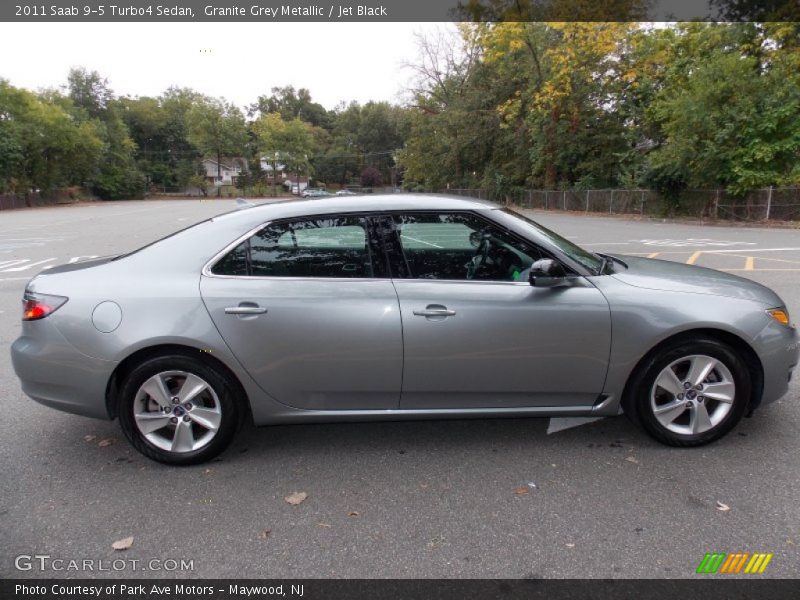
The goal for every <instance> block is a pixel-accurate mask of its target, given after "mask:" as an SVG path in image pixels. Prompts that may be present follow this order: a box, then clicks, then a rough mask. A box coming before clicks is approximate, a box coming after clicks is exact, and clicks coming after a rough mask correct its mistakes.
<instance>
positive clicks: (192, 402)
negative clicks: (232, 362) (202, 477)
mask: <svg viewBox="0 0 800 600" xmlns="http://www.w3.org/2000/svg"><path fill="white" fill-rule="evenodd" d="M234 389H235V388H234V386H233V385H231V382H230V381H229V380H228V378H227V377H226V376H225V375H223V374H222V373H220V372H218V371H217V370H216V369H214V368H212V367H211V366H209V365H207V364H205V363H204V362H201V361H199V360H197V359H194V358H191V357H188V356H181V355H174V356H161V357H157V358H152V359H150V360H147V361H145V362H143V363H142V364H140V365H139V366H137V367H136V368H135V369H133V370H132V371H131V373H130V374H129V375H128V376H127V377H126V378H125V381H124V382H123V384H122V386H121V389H120V410H119V418H120V425H121V426H122V430H123V432H124V433H125V435H126V437H127V438H128V440H129V441H130V442H131V444H132V445H133V447H134V448H136V449H137V450H138V451H139V452H141V453H142V454H144V455H145V456H147V457H149V458H152V459H153V460H157V461H159V462H163V463H167V464H173V465H189V464H197V463H200V462H204V461H206V460H209V459H211V458H213V457H214V456H216V455H217V454H219V453H220V452H222V451H223V450H224V449H225V448H226V447H227V446H228V444H230V442H231V440H232V439H233V435H234V433H235V432H236V426H237V424H238V422H239V417H240V415H241V410H240V403H239V401H238V399H237V398H236V394H235V391H234Z"/></svg>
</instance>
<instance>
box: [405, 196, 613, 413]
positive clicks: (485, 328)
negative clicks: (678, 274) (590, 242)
mask: <svg viewBox="0 0 800 600" xmlns="http://www.w3.org/2000/svg"><path fill="white" fill-rule="evenodd" d="M394 229H395V241H399V245H400V246H401V247H402V254H403V261H402V270H404V271H405V272H404V273H403V275H404V276H405V277H404V278H399V279H395V280H394V284H395V288H396V289H397V294H398V296H399V299H400V312H401V315H402V319H403V340H404V360H405V363H404V368H403V390H402V396H401V402H400V407H401V408H403V409H447V408H451V409H454V408H511V407H537V406H547V407H564V406H587V407H589V406H591V405H592V404H594V402H595V401H596V400H597V398H598V396H599V395H600V393H601V392H602V390H603V384H604V380H605V376H606V371H607V368H608V356H609V349H610V344H611V320H610V314H609V307H608V303H607V302H606V300H605V298H604V296H603V295H602V294H601V293H600V292H599V291H598V290H597V289H596V288H595V287H594V286H592V285H591V284H590V283H589V282H588V281H586V280H585V279H583V278H581V277H575V278H574V279H573V280H572V281H573V285H571V286H570V287H563V288H552V289H549V288H536V287H532V286H531V285H530V284H529V283H528V281H527V270H528V268H529V267H530V265H531V264H532V263H533V261H534V260H536V259H538V258H542V257H543V255H542V253H541V251H540V250H538V249H537V248H536V247H535V246H533V245H532V244H528V243H526V242H524V241H523V240H520V239H518V238H515V237H513V236H511V235H510V234H509V233H507V232H505V231H503V230H502V229H501V228H499V227H496V226H494V225H493V224H492V223H491V222H490V221H488V220H486V219H484V218H483V217H481V216H478V215H476V214H472V213H428V212H424V213H408V214H402V215H399V216H397V217H395V220H394Z"/></svg>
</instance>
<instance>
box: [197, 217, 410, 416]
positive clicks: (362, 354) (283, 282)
mask: <svg viewBox="0 0 800 600" xmlns="http://www.w3.org/2000/svg"><path fill="white" fill-rule="evenodd" d="M370 231H372V228H371V219H370V218H369V217H366V216H358V215H340V216H324V217H318V218H316V217H315V218H303V219H289V220H282V221H276V222H273V223H270V224H267V225H266V226H265V227H263V228H262V229H261V230H259V231H258V232H256V233H255V234H254V235H252V236H251V237H250V238H248V239H247V240H244V241H243V242H242V243H240V244H238V245H237V246H236V247H235V248H233V249H231V250H230V251H229V252H228V253H226V254H225V255H224V256H223V257H222V258H221V259H220V260H219V261H217V263H216V264H215V265H213V266H212V267H211V269H210V272H209V271H207V272H206V274H204V276H203V277H202V280H201V293H202V296H203V301H204V302H205V304H206V307H207V308H208V310H209V312H210V314H211V318H212V319H213V321H214V324H215V325H216V326H217V328H218V329H219V331H220V333H221V334H222V336H223V338H224V339H225V341H226V342H227V344H228V346H229V347H230V348H231V350H232V351H233V353H234V355H235V356H236V357H237V359H238V360H239V362H240V363H241V364H242V365H243V366H244V367H245V369H247V371H248V372H249V373H250V375H251V376H252V377H253V378H254V379H255V380H256V382H257V383H258V384H259V385H260V386H261V388H262V389H264V391H266V392H267V393H268V394H269V395H270V396H272V397H273V398H275V399H276V400H278V401H279V402H282V403H284V404H287V405H290V406H294V407H297V408H304V409H315V410H348V409H349V410H353V409H393V408H397V407H398V402H399V397H400V385H401V376H402V361H403V342H402V329H401V323H400V311H399V305H398V300H397V294H396V292H395V289H394V287H393V285H392V282H391V279H390V278H389V277H388V274H387V273H386V271H385V269H386V266H385V262H384V261H383V260H378V258H377V256H376V253H377V252H380V248H379V247H378V245H377V244H375V243H374V242H373V241H372V236H370V235H369V232H370Z"/></svg>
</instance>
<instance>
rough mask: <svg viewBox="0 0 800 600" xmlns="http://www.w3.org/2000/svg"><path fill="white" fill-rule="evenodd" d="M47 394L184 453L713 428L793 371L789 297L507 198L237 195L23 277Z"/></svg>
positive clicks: (19, 355)
mask: <svg viewBox="0 0 800 600" xmlns="http://www.w3.org/2000/svg"><path fill="white" fill-rule="evenodd" d="M22 319H23V328H22V335H21V336H20V337H19V338H18V339H17V340H16V341H15V342H14V344H13V346H12V359H13V364H14V368H15V370H16V373H17V375H18V376H19V378H20V380H21V381H22V388H23V390H24V392H25V393H26V394H28V395H29V396H30V397H31V398H33V399H34V400H36V401H38V402H41V403H42V404H45V405H48V406H51V407H54V408H58V409H61V410H64V411H68V412H72V413H77V414H81V415H86V416H91V417H99V418H103V419H114V418H117V417H118V418H119V421H120V425H121V427H122V430H123V431H124V433H125V435H126V436H127V438H128V439H129V440H130V442H131V444H132V445H133V446H134V447H135V448H136V449H137V450H139V451H140V452H142V453H143V454H145V455H146V456H148V457H150V458H152V459H155V460H158V461H162V462H165V463H172V464H190V463H197V462H200V461H204V460H207V459H209V458H211V457H213V456H214V455H216V454H218V453H219V452H221V451H222V450H223V449H224V448H225V447H226V446H227V445H228V444H229V443H230V441H231V439H232V438H233V436H234V434H235V432H236V431H237V428H238V425H239V424H240V423H241V422H243V420H245V419H250V418H251V419H252V420H253V422H254V423H255V424H257V425H267V424H276V423H301V422H323V421H366V420H389V419H432V418H467V417H530V416H548V417H549V416H589V415H591V416H611V415H617V414H619V413H621V412H624V413H626V414H627V415H628V416H629V417H631V418H632V419H633V420H634V421H635V422H637V423H639V424H641V426H642V427H643V428H644V429H645V430H646V431H647V433H649V434H650V435H651V436H652V437H654V438H655V439H657V440H659V441H660V442H663V443H665V444H670V445H674V446H698V445H701V444H705V443H708V442H711V441H713V440H716V439H718V438H720V437H721V436H723V435H724V434H725V433H727V432H728V431H730V430H731V429H732V428H733V427H734V426H735V425H736V423H737V422H738V421H739V420H740V419H741V418H742V416H743V415H745V414H748V413H749V412H751V411H753V410H754V409H756V408H757V407H759V406H761V405H765V404H768V403H770V402H773V401H775V400H776V399H778V398H780V397H781V396H782V395H784V394H785V393H786V391H787V388H788V382H789V379H790V378H791V373H792V369H793V368H794V367H795V366H796V364H797V360H798V334H797V331H796V329H795V328H794V327H793V326H792V325H791V323H790V321H789V315H788V314H787V312H786V307H785V305H784V303H783V302H782V301H781V299H780V298H779V297H778V296H777V295H776V294H775V293H774V292H773V291H771V290H770V289H768V288H766V287H764V286H762V285H759V284H757V283H755V282H753V281H750V280H747V279H742V278H740V277H736V276H733V275H730V274H725V273H721V272H717V271H713V270H709V269H704V268H700V267H696V266H690V265H684V264H677V263H673V262H667V261H660V260H649V259H645V258H638V257H632V256H616V255H607V254H594V253H591V252H588V251H586V250H584V249H582V248H580V247H578V246H576V245H575V244H573V243H571V242H569V241H567V240H566V239H564V238H562V237H561V236H559V235H557V234H555V233H553V232H551V231H549V230H547V229H545V228H544V227H542V226H540V225H538V224H537V223H535V222H533V221H531V220H529V219H527V218H526V217H524V216H521V215H520V214H517V213H515V212H513V211H512V210H509V209H507V208H503V207H499V206H496V205H493V204H489V203H485V202H478V201H472V200H464V199H455V198H447V197H441V196H440V197H436V196H415V195H393V196H375V197H370V198H369V200H368V201H365V199H364V198H348V197H342V198H330V199H323V200H293V201H288V202H277V203H271V204H265V205H261V206H255V207H251V208H247V209H245V210H238V211H235V212H232V213H229V214H225V215H222V216H219V217H216V218H213V219H209V220H207V221H203V222H201V223H199V224H197V225H194V226H192V227H190V228H188V229H185V230H183V231H180V232H178V233H175V234H173V235H171V236H169V237H167V238H165V239H162V240H160V241H158V242H155V243H153V244H151V245H149V246H145V247H144V248H141V249H140V250H138V251H136V252H132V253H130V254H125V255H120V256H116V257H108V258H103V259H95V260H90V261H86V262H82V263H77V264H70V265H64V266H60V267H56V268H53V269H50V270H47V271H45V272H44V273H41V274H40V275H38V276H36V277H35V278H34V279H33V280H32V281H31V282H30V283H29V284H28V286H27V288H26V289H25V295H24V300H23V317H22Z"/></svg>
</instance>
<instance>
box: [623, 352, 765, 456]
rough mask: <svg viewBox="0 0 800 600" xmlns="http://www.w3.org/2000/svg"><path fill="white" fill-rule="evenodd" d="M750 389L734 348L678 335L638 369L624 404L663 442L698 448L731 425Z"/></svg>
mask: <svg viewBox="0 0 800 600" xmlns="http://www.w3.org/2000/svg"><path fill="white" fill-rule="evenodd" d="M670 373H671V375H670ZM687 386H688V387H687ZM751 390H752V381H751V376H750V371H749V369H748V367H747V364H746V363H745V362H744V360H743V359H742V357H741V356H740V355H739V353H738V352H736V350H734V349H733V348H731V347H730V346H728V345H727V344H724V343H722V342H720V341H718V340H715V339H712V338H696V339H694V340H686V339H683V340H676V341H675V342H674V343H672V344H670V345H667V346H666V347H664V348H661V349H659V351H658V352H656V353H654V354H653V355H652V356H650V357H648V358H647V359H646V360H645V361H644V362H643V363H642V364H641V365H640V366H639V367H638V369H637V370H636V372H635V373H634V375H633V377H632V379H631V382H630V384H629V386H628V392H627V394H626V398H625V399H624V401H623V408H624V410H625V413H626V414H628V416H630V417H631V418H632V419H633V420H634V421H635V422H638V423H639V424H640V425H641V426H642V427H643V428H644V430H645V431H646V432H647V433H648V434H649V435H650V436H651V437H653V438H654V439H656V440H658V441H659V442H661V443H663V444H667V445H669V446H684V447H688V446H702V445H704V444H708V443H710V442H713V441H715V440H718V439H719V438H721V437H722V436H724V435H725V434H726V433H728V432H729V431H730V430H731V429H733V428H734V427H735V426H736V424H737V423H738V422H739V421H740V420H741V418H742V417H743V416H744V415H745V414H746V412H747V409H748V405H749V404H750V396H751ZM681 408H682V410H681ZM706 417H707V418H706Z"/></svg>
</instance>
